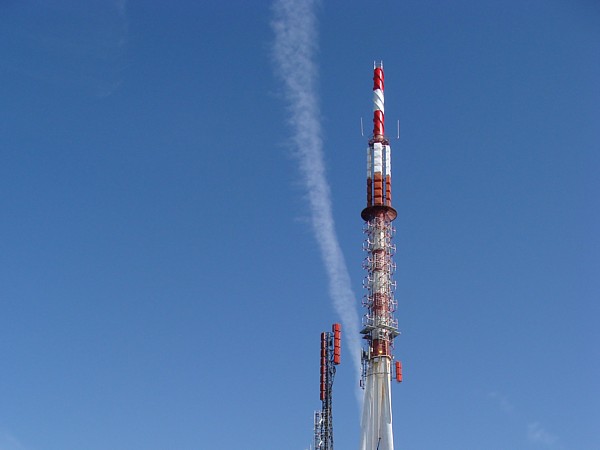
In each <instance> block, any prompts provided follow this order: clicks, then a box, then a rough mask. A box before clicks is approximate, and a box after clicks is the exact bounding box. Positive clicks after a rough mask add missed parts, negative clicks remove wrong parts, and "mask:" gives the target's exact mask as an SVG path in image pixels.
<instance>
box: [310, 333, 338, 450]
mask: <svg viewBox="0 0 600 450" xmlns="http://www.w3.org/2000/svg"><path fill="white" fill-rule="evenodd" d="M341 337H342V326H341V325H340V324H339V323H334V324H333V326H332V327H331V332H324V333H321V393H320V397H321V411H315V442H314V444H315V450H333V414H332V409H331V406H332V405H331V403H332V390H333V378H334V377H335V366H337V365H338V364H339V363H340V359H341Z"/></svg>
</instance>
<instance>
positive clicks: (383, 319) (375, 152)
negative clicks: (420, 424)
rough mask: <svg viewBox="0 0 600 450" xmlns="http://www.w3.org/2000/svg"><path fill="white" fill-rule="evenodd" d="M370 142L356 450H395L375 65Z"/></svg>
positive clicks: (388, 206) (389, 247) (386, 160)
mask: <svg viewBox="0 0 600 450" xmlns="http://www.w3.org/2000/svg"><path fill="white" fill-rule="evenodd" d="M373 82H374V83H373V111H374V112H373V137H372V138H371V139H370V140H369V146H368V148H367V206H366V208H365V209H363V211H362V213H361V217H362V218H363V219H364V221H365V228H364V232H365V235H366V238H365V243H364V250H365V251H366V252H367V256H366V258H365V260H364V267H365V269H366V270H367V275H366V277H365V281H364V286H365V289H366V291H367V292H366V293H365V296H364V298H363V305H364V306H365V307H366V309H367V312H366V314H365V316H364V318H363V329H362V331H361V333H362V334H363V337H364V339H365V340H366V349H364V350H363V376H362V380H361V386H362V387H363V388H364V389H365V396H364V404H363V414H362V421H361V443H360V450H393V449H394V436H393V431H392V397H391V391H390V384H391V383H390V382H391V369H392V359H393V356H392V346H393V341H394V338H395V337H396V336H398V334H399V333H398V322H397V320H396V319H395V318H394V311H395V308H396V301H395V300H394V289H395V283H394V281H393V279H392V277H393V274H394V270H395V265H394V262H393V259H392V257H393V254H394V251H395V247H394V245H393V244H392V236H393V234H394V228H393V226H392V221H393V220H394V219H395V218H396V216H397V213H396V210H395V209H394V208H393V207H392V171H391V162H392V161H391V149H390V143H389V141H388V140H387V139H386V137H385V133H384V117H385V110H384V78H383V64H382V63H380V64H375V67H374V74H373ZM401 377H402V375H401V366H400V363H399V362H397V363H396V379H397V380H398V381H401V379H402V378H401Z"/></svg>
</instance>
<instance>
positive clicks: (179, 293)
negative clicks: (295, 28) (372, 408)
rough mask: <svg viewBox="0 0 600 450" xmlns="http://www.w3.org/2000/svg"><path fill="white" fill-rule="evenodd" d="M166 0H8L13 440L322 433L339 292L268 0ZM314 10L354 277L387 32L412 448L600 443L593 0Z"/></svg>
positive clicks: (4, 413) (349, 406) (598, 35)
mask: <svg viewBox="0 0 600 450" xmlns="http://www.w3.org/2000/svg"><path fill="white" fill-rule="evenodd" d="M167 3H171V2H141V1H131V0H129V1H126V0H120V1H114V2H111V1H108V0H106V1H90V2H81V1H75V0H70V1H67V0H59V1H55V2H45V1H41V0H37V1H33V0H32V1H24V2H18V1H3V2H0V98H1V99H2V106H1V107H0V211H1V217H2V219H1V220H0V308H1V309H0V358H1V359H0V360H1V362H2V369H1V370H0V450H99V449H103V450H106V449H111V450H138V449H139V450H167V449H169V450H170V449H177V450H188V449H189V450H192V449H212V448H219V449H232V450H233V449H259V448H260V449H263V450H269V449H273V450H276V449H277V450H280V449H283V448H285V449H299V450H302V449H305V448H307V447H308V445H309V443H310V442H311V438H312V413H313V411H314V410H315V409H317V408H319V407H320V402H319V398H318V395H319V386H318V377H319V375H318V351H319V350H318V346H319V333H320V332H321V331H322V330H325V329H328V327H329V326H330V324H331V323H332V322H334V321H337V320H339V318H338V317H337V316H336V314H335V312H334V309H333V307H332V304H331V300H330V298H329V295H328V291H327V279H326V275H325V270H324V267H323V263H322V261H321V258H320V254H319V250H318V247H317V245H316V242H315V238H314V236H313V233H312V230H311V227H310V224H309V210H308V206H307V202H306V198H305V192H304V188H303V184H302V180H301V176H300V173H299V170H298V167H297V166H298V162H297V160H296V159H295V158H294V156H293V155H292V154H291V152H290V150H289V145H288V143H289V140H290V135H291V130H290V127H289V126H288V124H287V120H288V117H287V112H286V108H285V102H284V100H283V98H282V85H281V80H280V79H279V78H278V77H277V76H275V74H274V67H275V66H274V64H273V60H272V55H271V51H272V50H271V49H272V45H273V31H272V29H271V25H270V22H271V19H272V11H271V7H270V3H269V2H266V1H265V2H242V1H231V2H221V3H222V5H221V6H217V2H210V5H208V2H197V1H194V2H192V1H185V2H176V3H177V4H176V5H171V4H169V5H167ZM318 18H319V25H318V29H319V35H318V43H319V52H318V54H317V57H316V62H317V66H318V71H319V83H318V91H319V103H320V107H321V124H322V127H323V130H324V131H323V138H324V140H325V148H324V152H325V160H326V165H327V179H328V181H329V184H330V187H331V191H332V202H333V213H334V218H335V221H336V230H337V233H338V238H339V241H340V245H341V247H342V250H343V252H344V255H345V258H346V262H347V265H348V268H349V271H350V275H351V277H352V283H353V289H354V292H355V295H356V296H357V298H358V299H360V297H361V296H362V277H363V275H364V274H363V270H362V268H361V262H362V258H363V256H364V255H363V253H362V250H361V246H362V239H363V235H362V220H361V219H360V210H361V209H362V207H363V206H364V202H365V198H364V173H365V168H364V149H365V146H366V138H363V137H361V135H360V117H361V116H362V117H365V121H366V122H367V123H368V121H369V118H370V114H371V88H372V81H371V77H372V63H373V60H374V59H377V60H379V59H383V60H384V64H385V69H386V117H387V118H388V122H389V121H390V120H391V121H395V119H396V118H398V119H400V121H401V124H402V135H401V139H400V140H399V141H394V142H393V147H392V149H393V161H394V167H393V170H394V180H395V182H394V200H395V206H396V208H397V209H398V213H399V214H398V219H397V221H396V222H395V225H396V228H397V230H398V232H397V236H396V244H397V247H398V251H397V256H396V262H397V265H398V276H397V281H398V291H397V297H398V300H399V309H398V313H397V317H398V319H399V325H400V328H401V330H402V333H403V334H402V336H401V337H400V338H399V340H398V341H397V345H396V356H397V357H399V358H400V359H402V360H403V362H404V376H405V381H404V383H403V384H402V385H399V386H394V393H393V395H394V398H393V407H394V410H393V413H394V430H395V436H396V447H397V448H398V449H410V450H436V449H448V450H529V449H531V450H536V449H541V450H545V449H549V450H596V449H598V448H600V436H599V433H598V430H599V428H600V395H599V392H600V385H599V382H598V379H600V355H599V351H598V348H599V345H600V332H599V331H598V322H599V319H600V307H599V300H600V277H599V273H600V238H599V237H598V230H599V228H600V214H599V206H600V205H599V201H598V198H599V195H600V183H599V181H598V178H599V177H598V173H599V168H600V156H599V150H600V127H599V125H600V123H599V122H600V120H599V119H600V83H599V80H600V5H599V4H598V3H597V2H595V1H593V0H570V1H567V0H544V1H541V0H538V1H525V2H523V1H513V0H510V1H504V2H491V1H476V0H458V1H453V2H438V1H422V0H419V1H416V0H414V1H413V0H411V1H383V2H377V4H375V2H367V1H364V2H358V1H356V2H333V1H331V2H323V5H322V6H321V7H320V8H319V12H318ZM357 309H359V305H357ZM360 313H361V314H362V311H360ZM357 382H358V380H357V379H356V377H355V372H354V370H353V367H352V366H351V364H350V359H349V357H348V355H347V354H345V355H344V364H343V365H341V366H340V367H339V369H338V375H337V379H336V383H335V397H334V414H335V419H334V420H335V440H336V448H338V449H352V448H356V447H357V445H358V433H359V424H358V419H359V410H358V405H357V403H356V399H355V396H354V389H355V386H356V383H357Z"/></svg>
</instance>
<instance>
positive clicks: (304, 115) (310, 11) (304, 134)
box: [272, 0, 362, 404]
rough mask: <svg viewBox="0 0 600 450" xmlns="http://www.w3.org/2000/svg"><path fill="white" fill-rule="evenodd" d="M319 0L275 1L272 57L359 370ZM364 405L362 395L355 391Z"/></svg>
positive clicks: (336, 298)
mask: <svg viewBox="0 0 600 450" xmlns="http://www.w3.org/2000/svg"><path fill="white" fill-rule="evenodd" d="M318 3H319V2H318V0H276V1H275V3H274V8H273V11H274V19H273V22H272V26H273V30H274V32H275V43H274V52H273V53H274V59H275V64H276V69H277V70H276V72H277V75H278V76H279V77H280V78H281V80H282V81H283V84H284V95H285V99H286V102H287V107H288V111H289V123H290V125H291V127H292V130H293V137H292V139H293V144H294V150H295V153H296V156H297V158H298V161H299V163H300V171H301V174H302V178H303V181H304V184H305V187H306V193H307V197H308V201H309V206H310V213H311V223H312V227H313V231H314V234H315V238H316V240H317V242H318V245H319V249H320V251H321V257H322V259H323V263H324V265H325V270H326V271H327V277H328V280H329V295H330V297H331V299H332V301H333V305H334V308H335V311H336V312H337V314H338V315H339V316H340V318H341V321H342V325H343V331H344V337H345V339H346V342H347V344H348V350H349V351H348V352H347V353H348V354H350V355H351V356H352V359H353V362H354V366H355V369H356V372H357V380H358V379H359V377H360V373H361V362H360V351H361V344H360V339H359V319H358V313H357V312H356V307H355V305H356V298H355V296H354V293H353V292H352V288H351V283H350V276H349V274H348V269H347V268H346V263H345V261H344V255H343V254H342V250H341V248H340V245H339V242H338V239H337V235H336V232H335V226H334V220H333V214H332V210H331V200H330V199H331V192H330V188H329V184H328V183H327V180H326V178H325V164H324V161H323V138H322V130H321V124H320V119H321V117H320V111H319V104H318V95H317V89H316V87H315V85H316V80H317V67H316V63H315V61H314V55H315V53H316V50H317V47H318V42H317V19H316V13H315V9H316V7H317V6H318ZM357 399H358V401H359V404H361V402H362V400H361V395H360V393H359V391H358V390H357Z"/></svg>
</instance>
